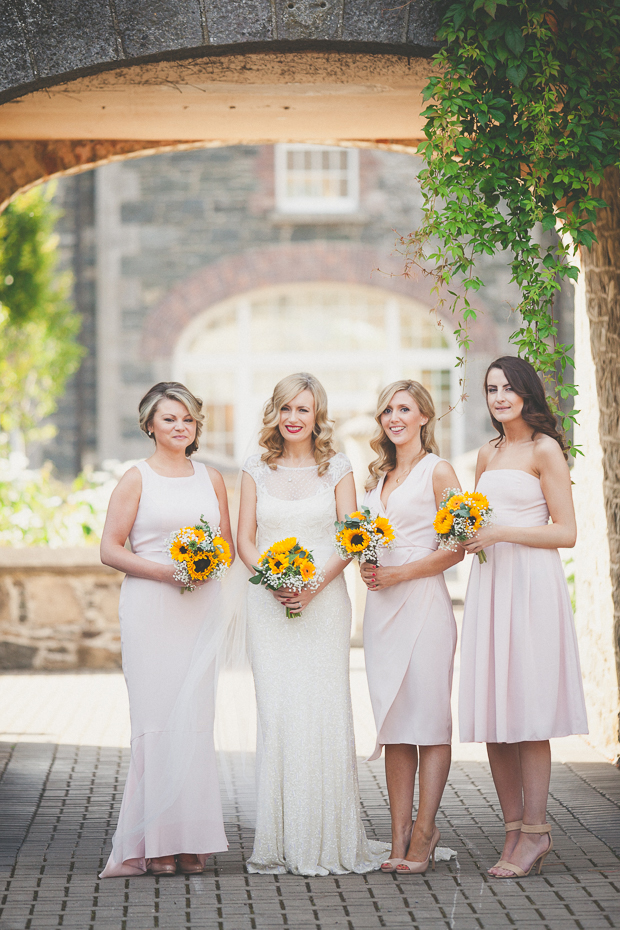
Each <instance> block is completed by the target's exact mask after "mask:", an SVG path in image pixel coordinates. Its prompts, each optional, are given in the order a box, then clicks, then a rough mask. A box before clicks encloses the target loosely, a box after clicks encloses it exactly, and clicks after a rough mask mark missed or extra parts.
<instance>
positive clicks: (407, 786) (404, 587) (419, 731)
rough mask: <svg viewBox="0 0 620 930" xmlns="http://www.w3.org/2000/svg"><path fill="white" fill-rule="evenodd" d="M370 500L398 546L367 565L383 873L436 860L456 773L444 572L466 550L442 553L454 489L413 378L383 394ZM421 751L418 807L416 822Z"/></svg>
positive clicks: (425, 396) (452, 634)
mask: <svg viewBox="0 0 620 930" xmlns="http://www.w3.org/2000/svg"><path fill="white" fill-rule="evenodd" d="M376 420H377V424H378V431H377V433H376V435H375V436H374V438H373V440H372V442H371V445H372V448H373V449H374V451H375V452H376V453H377V454H378V458H377V459H376V460H375V461H374V462H372V463H371V465H370V466H369V471H370V478H369V480H368V482H367V484H366V487H367V489H368V490H367V494H366V497H365V500H364V503H365V504H366V506H367V507H368V508H369V509H370V511H371V513H373V514H375V515H376V514H377V513H380V514H382V515H383V516H386V517H387V518H388V520H389V521H390V523H391V525H392V527H393V529H394V531H395V535H396V547H395V548H394V549H393V550H391V551H387V552H385V553H382V555H381V564H380V565H379V566H375V565H371V564H369V563H363V564H362V569H361V570H362V578H363V579H364V581H365V583H366V585H367V587H368V596H367V601H366V612H365V615H364V650H365V654H366V669H367V674H368V684H369V689H370V697H371V700H372V706H373V711H374V716H375V722H376V726H377V745H376V748H375V751H374V753H373V755H372V756H371V759H377V758H379V756H380V755H381V750H382V748H383V746H385V770H386V777H387V786H388V794H389V798H390V814H391V819H392V851H391V854H390V859H389V860H387V861H386V862H384V863H383V865H382V866H381V868H382V870H383V871H384V872H394V871H397V872H398V873H399V874H415V873H421V872H424V871H426V869H427V867H428V864H429V861H430V859H431V858H432V859H433V868H434V853H435V848H436V846H437V843H438V842H439V838H440V837H439V830H438V829H437V827H436V825H435V817H436V814H437V810H438V808H439V804H440V802H441V797H442V794H443V790H444V787H445V784H446V779H447V777H448V772H449V770H450V754H451V750H450V744H451V740H452V716H451V712H450V693H451V689H452V669H453V663H454V650H455V647H456V625H455V622H454V614H453V612H452V603H451V601H450V596H449V594H448V589H447V587H446V583H445V580H444V577H443V572H444V571H445V570H446V569H447V568H450V566H451V565H454V564H456V563H457V562H460V561H461V558H462V553H460V552H456V553H455V552H450V551H446V550H438V549H437V535H436V533H435V530H434V528H433V522H434V519H435V515H436V513H437V508H438V505H439V503H440V501H441V498H442V496H443V492H444V490H445V489H446V488H450V487H451V488H454V487H458V486H459V484H458V479H457V477H456V475H455V473H454V469H453V468H452V466H451V465H450V464H449V463H448V462H446V461H445V460H444V459H440V458H439V456H438V455H437V454H436V453H437V446H436V445H435V441H434V439H433V426H434V420H435V409H434V406H433V401H432V398H431V396H430V394H429V393H428V391H427V390H426V389H425V388H424V387H423V386H422V385H421V384H419V383H418V382H417V381H396V382H394V383H393V384H390V385H389V386H388V387H386V388H385V390H384V391H383V392H382V393H381V396H380V397H379V401H378V406H377V414H376ZM418 757H419V767H420V773H419V804H418V812H417V816H416V821H415V825H414V824H413V823H412V808H413V794H414V784H415V777H416V770H417V768H418Z"/></svg>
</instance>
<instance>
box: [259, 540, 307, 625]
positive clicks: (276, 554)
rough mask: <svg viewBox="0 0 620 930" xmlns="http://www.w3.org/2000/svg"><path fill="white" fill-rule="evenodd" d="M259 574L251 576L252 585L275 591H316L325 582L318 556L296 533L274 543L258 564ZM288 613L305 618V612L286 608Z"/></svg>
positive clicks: (290, 616) (287, 614) (288, 615)
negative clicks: (283, 589) (317, 561)
mask: <svg viewBox="0 0 620 930" xmlns="http://www.w3.org/2000/svg"><path fill="white" fill-rule="evenodd" d="M254 569H255V570H256V574H255V575H254V576H253V577H252V578H250V582H251V583H252V584H262V585H264V586H265V587H266V588H269V589H270V590H271V591H278V590H279V589H280V588H292V589H293V590H294V591H303V589H304V588H310V590H311V591H316V589H317V588H318V586H319V585H320V584H321V582H322V581H323V575H322V574H321V572H319V571H317V568H316V565H315V564H314V556H313V555H312V553H311V552H310V551H309V550H308V549H304V547H303V546H301V545H300V544H299V543H298V542H297V540H296V539H295V537H294V536H289V538H288V539H282V540H280V542H277V543H274V544H273V546H270V547H269V549H267V551H266V552H263V554H262V555H261V557H260V559H259V560H258V565H254ZM286 616H287V617H288V618H289V619H291V618H292V617H301V611H299V612H298V613H293V612H292V611H291V610H290V608H288V607H287V608H286Z"/></svg>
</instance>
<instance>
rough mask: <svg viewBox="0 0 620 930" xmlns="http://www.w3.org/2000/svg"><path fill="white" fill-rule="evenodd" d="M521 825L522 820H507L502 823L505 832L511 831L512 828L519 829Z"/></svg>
mask: <svg viewBox="0 0 620 930" xmlns="http://www.w3.org/2000/svg"><path fill="white" fill-rule="evenodd" d="M522 826H523V821H522V820H509V821H506V822H505V823H504V830H505V831H506V833H512V831H513V830H520V829H521V827H522Z"/></svg>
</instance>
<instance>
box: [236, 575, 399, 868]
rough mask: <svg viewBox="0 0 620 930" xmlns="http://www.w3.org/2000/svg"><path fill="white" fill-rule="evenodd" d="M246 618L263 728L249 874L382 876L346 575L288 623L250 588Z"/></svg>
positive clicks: (270, 600) (266, 596) (264, 594)
mask: <svg viewBox="0 0 620 930" xmlns="http://www.w3.org/2000/svg"><path fill="white" fill-rule="evenodd" d="M248 618H249V619H248V632H249V641H250V657H251V661H252V668H253V672H254V680H255V686H256V698H257V705H258V715H259V727H260V737H259V748H258V754H259V758H258V791H257V793H258V798H257V820H256V836H255V841H254V851H253V853H252V858H251V860H250V862H249V863H248V869H249V871H250V872H263V873H283V872H287V871H288V872H293V873H295V874H297V875H327V874H329V873H332V874H343V873H346V872H367V871H370V870H372V869H376V868H378V866H379V865H380V863H381V862H382V861H383V860H384V859H385V856H386V846H385V844H383V843H375V842H372V841H369V840H367V838H366V834H365V832H364V829H363V826H362V823H361V819H360V809H359V788H358V780H357V764H356V757H355V741H354V735H353V713H352V708H351V696H350V689H349V641H350V631H351V605H350V601H349V598H348V595H347V592H346V587H345V582H344V579H343V577H342V576H339V577H338V578H336V579H335V580H334V581H332V582H331V584H330V585H329V586H328V587H327V588H325V589H324V590H323V591H322V592H321V593H320V594H318V595H317V597H316V598H315V599H314V600H313V601H312V603H311V604H310V605H309V606H308V607H307V608H306V610H304V611H303V614H302V616H301V617H297V618H293V619H290V620H289V619H287V617H286V612H285V610H284V608H283V607H281V606H280V604H278V602H277V601H276V600H275V598H274V597H273V595H272V594H271V593H270V592H269V591H267V590H266V589H264V588H259V587H250V591H249V593H248Z"/></svg>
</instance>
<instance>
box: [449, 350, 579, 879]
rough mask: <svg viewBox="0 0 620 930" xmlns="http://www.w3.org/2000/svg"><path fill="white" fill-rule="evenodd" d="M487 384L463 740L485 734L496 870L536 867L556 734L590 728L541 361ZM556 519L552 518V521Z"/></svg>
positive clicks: (560, 465)
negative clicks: (502, 832) (489, 436)
mask: <svg viewBox="0 0 620 930" xmlns="http://www.w3.org/2000/svg"><path fill="white" fill-rule="evenodd" d="M485 393H486V397H487V404H488V407H489V412H490V414H491V420H492V423H493V426H494V427H495V429H496V430H497V431H498V433H499V438H498V439H496V440H492V441H491V442H489V443H487V444H486V445H485V446H483V447H482V449H481V450H480V453H479V455H478V464H477V468H476V481H477V490H478V491H480V492H481V493H482V494H485V495H486V497H487V498H488V500H489V503H490V504H491V506H492V507H493V510H494V514H493V520H494V523H493V525H492V526H487V527H482V528H481V529H480V530H479V531H478V533H477V534H476V536H475V537H474V538H473V540H471V541H470V542H469V543H467V544H466V545H465V546H464V548H465V549H466V550H467V551H468V552H479V551H480V550H481V549H484V550H485V552H486V555H487V560H488V561H487V562H486V563H483V564H482V565H481V564H480V563H479V562H478V559H474V561H473V566H472V570H471V576H470V580H469V585H468V589H467V597H466V600H465V611H464V617H463V633H462V639H461V685H460V702H459V719H460V732H461V741H462V742H486V743H487V752H488V756H489V762H490V764H491V772H492V774H493V780H494V782H495V787H496V789H497V794H498V796H499V802H500V805H501V808H502V813H503V815H504V821H505V829H506V839H505V843H504V848H503V852H502V857H501V859H500V861H499V862H498V863H497V864H496V865H495V866H493V867H492V868H491V869H489V873H490V874H491V875H493V876H495V877H497V878H515V877H522V876H525V875H529V873H530V871H531V869H532V867H533V866H534V865H536V864H538V872H539V873H540V871H541V870H542V865H543V862H544V859H545V857H546V855H547V854H548V853H549V852H550V850H551V849H552V848H553V841H552V839H551V835H550V831H551V827H550V826H549V824H547V823H546V805H547V795H548V792H549V777H550V773H551V753H550V747H549V739H550V738H552V737H559V736H568V735H570V734H572V733H587V732H588V724H587V718H586V709H585V701H584V695H583V686H582V680H581V670H580V667H579V653H578V650H577V637H576V634H575V626H574V622H573V615H572V610H571V603H570V597H569V593H568V586H567V584H566V578H565V576H564V571H563V569H562V562H561V560H560V556H559V553H558V547H562V548H572V546H574V545H575V540H576V535H577V530H576V525H575V514H574V510H573V500H572V494H571V479H570V473H569V470H568V465H567V462H566V456H565V451H564V443H563V440H562V437H561V435H560V433H559V432H558V430H557V426H556V420H555V417H554V415H553V413H552V412H551V410H550V409H549V406H548V404H547V401H546V398H545V393H544V389H543V386H542V383H541V381H540V379H539V378H538V376H537V374H536V372H535V370H534V368H533V367H532V366H531V365H530V364H529V363H528V362H526V361H525V360H524V359H520V358H513V357H511V356H505V357H504V358H500V359H497V361H495V362H493V363H492V365H490V366H489V369H488V371H487V374H486V378H485ZM549 517H551V522H549Z"/></svg>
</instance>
